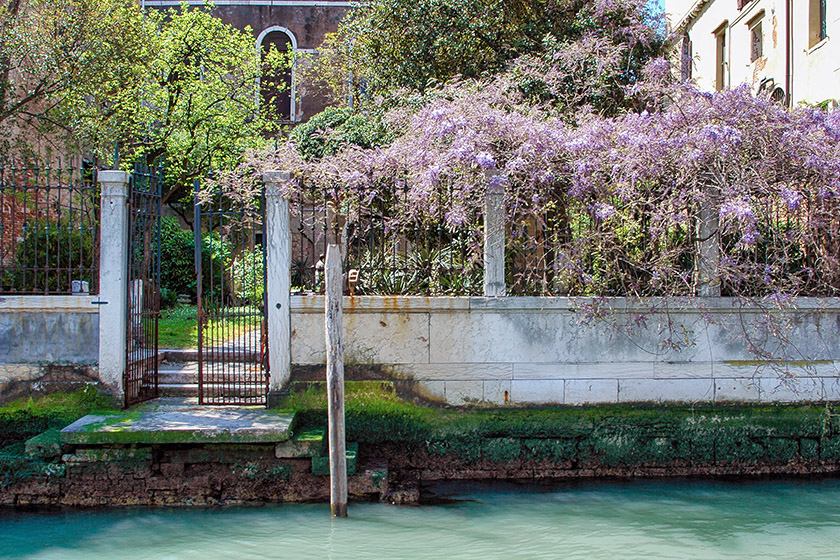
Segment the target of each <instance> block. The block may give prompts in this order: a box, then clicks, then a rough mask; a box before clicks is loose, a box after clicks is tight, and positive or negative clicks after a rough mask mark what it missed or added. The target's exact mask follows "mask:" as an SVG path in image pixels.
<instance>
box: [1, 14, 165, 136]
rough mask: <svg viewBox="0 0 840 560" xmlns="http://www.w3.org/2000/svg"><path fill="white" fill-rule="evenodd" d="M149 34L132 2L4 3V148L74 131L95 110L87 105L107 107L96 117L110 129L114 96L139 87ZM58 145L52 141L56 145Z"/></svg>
mask: <svg viewBox="0 0 840 560" xmlns="http://www.w3.org/2000/svg"><path fill="white" fill-rule="evenodd" d="M145 31H146V26H145V22H144V20H143V15H142V13H141V12H140V9H139V6H138V4H137V2H136V1H134V0H62V1H60V2H57V1H54V0H20V1H14V2H4V3H3V5H2V6H1V7H0V126H2V127H3V129H4V130H3V132H4V141H8V140H9V139H12V140H13V141H17V142H20V143H28V142H31V140H32V136H31V135H32V134H33V133H35V134H38V133H46V134H51V133H54V132H57V131H60V130H71V131H73V130H76V127H77V125H79V124H80V122H81V120H84V119H86V118H87V117H88V116H90V113H89V111H90V109H91V106H88V107H85V106H84V104H85V103H86V102H92V101H93V100H100V101H103V102H107V103H108V105H109V107H108V108H107V110H106V111H105V112H104V113H103V114H100V115H99V118H100V119H103V122H102V123H101V124H102V125H103V126H104V125H106V124H107V123H106V122H104V119H107V118H108V117H109V116H110V115H113V114H114V112H115V111H118V110H120V109H121V107H120V106H119V105H120V104H121V103H122V101H121V100H118V99H115V96H116V94H117V93H118V92H120V91H121V90H122V89H123V88H129V89H130V88H133V87H134V85H135V83H136V82H137V81H139V80H138V78H139V74H140V70H141V69H142V68H143V64H144V59H145V57H146V56H147V55H148V51H147V50H146V48H145V47H146V46H147V42H148V41H149V39H150V38H149V37H147V36H146V33H145ZM106 100H107V101H106ZM71 108H75V109H76V110H75V111H71V110H70V109H71ZM71 113H72V114H71ZM57 139H58V138H57V137H55V136H53V137H52V138H51V140H52V142H51V143H54V141H55V140H57ZM16 147H17V146H16ZM111 149H112V150H113V144H112V146H111Z"/></svg>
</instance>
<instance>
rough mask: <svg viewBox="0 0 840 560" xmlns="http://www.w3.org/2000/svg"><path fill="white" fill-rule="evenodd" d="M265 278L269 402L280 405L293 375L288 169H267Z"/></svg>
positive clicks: (264, 231)
mask: <svg viewBox="0 0 840 560" xmlns="http://www.w3.org/2000/svg"><path fill="white" fill-rule="evenodd" d="M262 178H263V183H264V184H265V227H264V228H263V241H264V243H265V244H266V251H265V270H266V274H265V278H266V284H267V285H266V294H267V300H266V301H267V306H268V309H266V317H267V320H268V360H269V386H268V396H267V397H266V404H267V406H268V407H269V408H271V407H273V406H276V405H277V404H278V401H279V399H280V397H281V395H282V392H283V388H284V386H285V385H286V384H287V383H288V382H289V378H290V377H291V374H292V313H291V307H290V300H291V298H290V292H291V285H292V272H291V265H292V230H291V226H290V223H289V220H290V217H289V199H288V197H286V196H283V194H282V192H283V191H282V186H283V184H285V183H287V182H288V181H289V179H290V178H291V174H290V173H289V172H288V171H266V172H265V173H263V177H262Z"/></svg>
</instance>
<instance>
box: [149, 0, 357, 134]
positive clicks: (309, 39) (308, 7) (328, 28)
mask: <svg viewBox="0 0 840 560" xmlns="http://www.w3.org/2000/svg"><path fill="white" fill-rule="evenodd" d="M140 3H141V7H143V8H152V9H168V8H178V7H179V6H181V5H182V4H183V3H184V2H183V0H140ZM186 3H187V4H189V5H190V6H203V5H205V1H204V0H189V1H188V2H186ZM353 5H354V3H353V2H349V1H346V0H238V1H237V0H215V2H214V5H213V9H212V14H213V15H214V16H216V17H218V18H219V19H221V20H222V21H224V22H225V23H227V24H229V25H231V26H233V27H235V28H237V29H245V28H250V29H251V30H252V32H253V34H254V48H255V49H260V50H267V49H268V48H269V47H270V46H275V47H276V48H277V49H278V50H280V51H291V52H293V53H295V54H296V55H307V54H309V55H311V54H314V53H316V52H317V48H318V46H319V45H320V44H321V43H322V42H323V40H324V36H325V35H326V34H327V33H332V32H334V31H336V29H338V24H339V22H340V21H341V19H342V18H343V17H344V15H345V14H346V13H347V11H348V10H350V9H351V8H352V7H353ZM303 64H306V60H305V56H296V61H295V67H294V68H293V69H292V71H291V72H290V73H289V75H287V76H284V77H283V80H284V81H285V82H286V84H287V86H288V88H287V89H286V90H285V91H284V92H282V93H280V94H279V95H267V96H266V97H274V98H275V101H274V102H276V103H277V104H278V107H277V113H278V114H279V115H281V116H282V120H283V121H285V122H288V123H291V124H294V123H299V122H303V121H305V120H307V119H308V118H309V117H311V116H312V115H314V114H316V113H318V112H320V111H321V110H323V109H324V107H325V106H326V105H327V104H328V97H327V95H326V92H324V91H322V90H321V88H320V87H318V86H317V85H316V84H312V83H306V82H305V81H303V80H301V79H299V76H298V74H299V71H300V69H301V66H302V65H303ZM269 93H271V92H269Z"/></svg>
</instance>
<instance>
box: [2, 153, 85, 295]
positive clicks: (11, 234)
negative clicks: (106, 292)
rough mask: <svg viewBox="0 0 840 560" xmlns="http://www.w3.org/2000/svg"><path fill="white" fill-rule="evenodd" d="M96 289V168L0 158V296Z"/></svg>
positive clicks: (66, 292)
mask: <svg viewBox="0 0 840 560" xmlns="http://www.w3.org/2000/svg"><path fill="white" fill-rule="evenodd" d="M98 292H99V188H98V186H97V184H96V170H95V169H94V168H93V167H89V166H87V165H86V163H85V162H83V161H81V160H71V161H70V162H63V163H62V162H59V163H58V164H57V165H54V166H51V165H46V164H40V163H38V164H36V163H29V162H15V161H6V162H0V294H72V293H91V294H96V293H98Z"/></svg>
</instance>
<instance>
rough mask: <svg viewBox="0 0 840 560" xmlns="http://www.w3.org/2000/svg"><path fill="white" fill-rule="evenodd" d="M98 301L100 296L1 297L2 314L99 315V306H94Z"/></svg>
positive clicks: (0, 310) (0, 311) (0, 309)
mask: <svg viewBox="0 0 840 560" xmlns="http://www.w3.org/2000/svg"><path fill="white" fill-rule="evenodd" d="M98 300H99V296H90V295H61V296H36V295H21V296H0V313H15V312H19V311H30V312H31V311H36V312H42V313H99V306H98V305H94V302H96V301H98Z"/></svg>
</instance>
